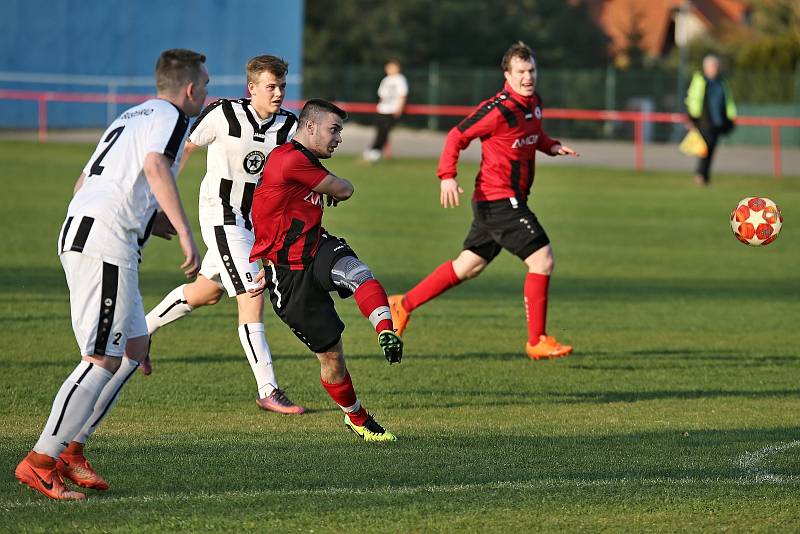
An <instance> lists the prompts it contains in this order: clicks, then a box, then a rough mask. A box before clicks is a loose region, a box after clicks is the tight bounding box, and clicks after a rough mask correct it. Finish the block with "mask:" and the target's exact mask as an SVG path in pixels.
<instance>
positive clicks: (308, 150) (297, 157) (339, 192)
mask: <svg viewBox="0 0 800 534" xmlns="http://www.w3.org/2000/svg"><path fill="white" fill-rule="evenodd" d="M345 118H347V114H346V113H345V112H344V111H343V110H341V109H339V108H338V107H336V106H335V105H333V104H331V103H330V102H327V101H325V100H318V99H312V100H309V101H308V102H306V104H305V106H304V107H303V110H302V112H301V113H300V118H299V120H298V128H297V132H296V133H295V136H294V138H293V139H292V141H291V142H289V143H286V144H285V145H282V146H279V147H277V148H275V149H274V150H273V151H272V152H271V153H270V155H269V158H268V160H267V163H266V164H265V166H264V170H263V171H262V175H261V181H260V182H259V184H258V186H257V188H256V191H255V195H254V197H253V210H252V219H253V231H254V233H255V245H254V246H253V250H252V252H251V254H250V261H258V260H262V261H263V262H264V270H263V271H262V272H261V273H260V274H259V281H260V282H261V283H262V285H261V287H260V288H258V289H255V290H253V291H251V293H253V294H254V295H256V294H260V293H261V292H262V291H263V290H264V288H266V289H267V290H268V291H269V296H270V300H271V301H272V307H273V309H274V310H275V313H277V314H278V316H279V317H280V318H281V319H282V320H283V322H285V323H286V324H287V325H288V326H289V327H290V328H291V329H292V332H294V333H295V335H296V336H297V337H298V338H299V339H300V340H301V341H302V342H303V343H305V344H306V346H307V347H308V348H309V349H311V350H312V351H313V352H314V353H315V354H316V355H317V358H318V359H319V361H320V365H321V368H320V380H321V382H322V386H323V387H324V388H325V390H326V391H327V392H328V394H329V395H330V396H331V398H332V399H333V400H334V401H335V402H336V403H337V404H338V405H339V406H340V407H341V408H342V410H343V411H344V412H345V417H344V423H345V426H347V427H348V428H350V429H351V430H352V431H353V432H355V433H356V434H357V435H358V436H360V437H361V438H363V439H364V440H365V441H394V440H395V439H396V438H395V436H394V435H393V434H392V433H391V432H388V431H386V430H385V429H384V428H383V427H381V425H379V424H378V423H377V422H375V420H374V419H373V418H372V416H371V415H369V414H368V413H367V412H366V410H365V409H364V408H363V407H362V406H361V403H360V402H359V400H358V397H357V396H356V392H355V390H354V389H353V382H352V381H351V379H350V374H349V373H348V371H347V366H346V365H345V361H344V353H343V349H342V332H343V331H344V324H343V323H342V321H341V319H339V315H338V314H337V313H336V309H335V307H334V304H333V299H331V296H330V293H331V292H332V291H336V292H337V293H338V294H339V296H340V297H342V298H346V297H349V296H350V295H353V297H354V298H355V300H356V303H357V304H358V307H359V309H360V310H361V313H362V314H363V315H364V317H366V318H367V319H369V321H370V322H371V323H372V326H373V327H374V328H375V331H376V332H377V333H378V343H379V344H380V346H381V348H382V350H383V353H384V355H385V356H386V359H387V360H389V363H399V362H400V359H401V357H402V355H403V342H402V341H401V340H400V338H399V337H398V336H397V334H395V332H394V325H393V324H392V316H391V313H390V311H389V301H388V298H387V296H386V291H385V290H384V289H383V286H381V284H380V283H379V282H378V281H377V280H376V279H375V278H374V276H373V275H372V272H371V271H370V269H369V267H367V266H366V265H365V264H364V263H362V262H361V260H359V259H358V256H356V253H355V252H354V251H353V249H351V248H350V246H349V245H348V244H347V243H346V242H345V240H344V239H341V238H338V237H335V236H333V235H331V234H329V233H327V232H326V231H325V229H324V228H323V227H322V214H323V210H324V207H323V197H324V196H327V205H328V206H335V205H336V204H337V203H338V202H341V201H344V200H347V199H349V198H350V197H351V196H352V194H353V185H352V184H351V183H350V182H349V181H348V180H345V179H342V178H339V177H338V176H335V175H334V174H331V173H330V171H328V170H327V169H326V168H325V167H324V166H323V165H322V163H321V162H320V158H322V159H327V158H330V157H331V156H332V155H333V152H334V150H335V149H336V147H337V146H338V145H339V143H341V141H342V136H341V131H342V125H343V121H344V119H345Z"/></svg>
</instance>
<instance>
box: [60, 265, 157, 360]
mask: <svg viewBox="0 0 800 534" xmlns="http://www.w3.org/2000/svg"><path fill="white" fill-rule="evenodd" d="M59 257H60V259H61V265H62V266H63V267H64V274H66V277H67V286H68V287H69V304H70V312H71V315H72V330H73V332H75V339H76V340H77V341H78V348H79V349H80V351H81V355H82V356H91V355H95V354H96V355H98V356H115V357H121V356H122V355H123V353H124V352H125V344H126V343H127V342H128V339H130V338H135V337H141V336H146V335H147V322H146V321H145V318H144V305H143V304H142V294H141V293H140V292H139V271H138V270H137V269H128V268H125V267H118V266H116V265H113V264H111V263H107V262H104V261H103V260H101V259H98V258H94V257H91V256H87V255H85V254H81V253H80V252H73V251H67V252H64V253H62V254H61V255H60V256H59Z"/></svg>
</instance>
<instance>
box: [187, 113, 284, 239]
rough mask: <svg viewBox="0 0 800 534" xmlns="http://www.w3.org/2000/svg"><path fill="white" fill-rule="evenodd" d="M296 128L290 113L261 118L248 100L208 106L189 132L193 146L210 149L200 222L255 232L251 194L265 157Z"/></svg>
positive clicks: (201, 188)
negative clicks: (251, 213)
mask: <svg viewBox="0 0 800 534" xmlns="http://www.w3.org/2000/svg"><path fill="white" fill-rule="evenodd" d="M296 129H297V117H295V115H294V114H293V113H292V112H290V111H286V110H284V109H279V110H278V111H277V112H276V113H273V114H272V115H271V116H270V117H269V118H267V119H261V118H260V117H259V116H258V114H257V113H256V110H255V109H254V108H253V106H252V105H251V104H250V100H249V99H246V98H241V99H238V100H227V99H220V100H217V101H216V102H214V103H212V104H209V105H208V107H206V109H205V110H203V112H202V113H201V114H200V116H199V117H198V118H197V120H196V121H195V123H194V124H193V125H192V128H191V130H190V132H189V141H190V142H192V143H193V144H195V145H197V146H208V156H207V162H206V175H205V177H204V178H203V183H202V184H201V185H200V224H201V225H203V226H221V225H235V226H240V227H243V228H245V229H247V230H252V228H253V223H252V221H251V218H250V210H251V209H252V206H253V192H254V191H255V189H256V184H257V183H258V179H259V177H260V175H261V170H262V169H263V168H264V163H265V162H266V160H267V156H268V155H269V153H270V152H272V149H274V148H275V147H276V146H278V145H282V144H284V143H285V142H286V141H287V140H288V139H290V138H291V137H292V135H294V132H295V130H296Z"/></svg>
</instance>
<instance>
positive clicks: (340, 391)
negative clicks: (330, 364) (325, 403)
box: [319, 372, 369, 426]
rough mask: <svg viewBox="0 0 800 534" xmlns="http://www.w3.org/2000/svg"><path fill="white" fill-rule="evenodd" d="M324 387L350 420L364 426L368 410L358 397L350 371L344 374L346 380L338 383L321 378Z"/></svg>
mask: <svg viewBox="0 0 800 534" xmlns="http://www.w3.org/2000/svg"><path fill="white" fill-rule="evenodd" d="M319 381H320V383H321V384H322V387H324V388H325V390H326V391H327V392H328V395H330V396H331V398H332V399H333V401H334V402H335V403H336V404H338V405H339V407H340V408H341V409H342V411H344V413H346V414H347V416H348V417H349V418H350V420H351V421H352V422H353V423H355V424H356V425H358V426H364V423H366V422H367V418H368V417H369V416H368V415H367V411H366V410H365V409H364V408H363V406H361V403H360V402H359V400H358V397H356V390H355V389H353V381H352V380H350V373H349V372H348V373H347V374H345V375H344V380H342V381H341V382H339V383H338V384H328V383H327V382H325V381H324V380H322V378H321V377H320V379H319Z"/></svg>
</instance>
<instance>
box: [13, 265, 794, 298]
mask: <svg viewBox="0 0 800 534" xmlns="http://www.w3.org/2000/svg"><path fill="white" fill-rule="evenodd" d="M424 274H427V273H420V276H419V277H417V278H409V277H408V276H405V275H396V274H388V275H384V276H381V277H380V280H381V282H382V283H383V284H384V286H385V287H387V288H389V289H390V290H391V291H390V292H395V291H397V290H400V289H403V290H405V289H408V288H409V287H411V286H412V285H413V284H415V283H416V282H418V281H419V279H420V278H421V277H422V276H423V275H424ZM523 274H524V273H523V272H522V271H521V272H520V276H519V277H517V278H513V277H507V276H499V275H491V274H488V275H484V276H483V277H482V278H479V279H476V280H475V281H472V282H470V283H469V284H465V285H464V286H462V287H458V288H454V289H453V290H452V291H449V292H448V293H447V298H450V299H453V300H462V299H476V298H477V299H480V298H482V297H487V298H506V297H508V298H514V299H518V298H519V296H520V294H521V291H522V286H523V282H524V276H523ZM181 283H184V280H183V279H182V277H181V275H180V273H179V272H178V271H177V269H175V270H173V269H170V270H166V269H163V270H148V271H147V272H145V273H143V274H142V275H141V289H142V292H143V293H145V294H150V293H153V294H155V295H159V294H161V293H162V292H165V291H169V290H170V289H171V288H173V287H175V286H177V285H180V284H181ZM20 291H26V292H34V293H51V292H54V291H58V292H61V293H63V294H66V293H67V288H66V282H65V281H64V273H63V271H62V270H61V268H60V267H58V266H52V267H37V268H36V269H31V268H27V267H10V266H3V267H0V293H14V292H20ZM551 291H552V292H553V294H554V295H557V296H558V298H560V299H562V298H563V299H576V300H589V301H597V300H609V299H611V300H618V299H621V300H631V299H634V300H641V299H642V298H668V297H672V296H674V297H676V298H680V299H683V300H687V299H690V300H704V299H719V300H730V299H735V300H740V299H748V298H753V299H758V300H767V299H769V300H772V301H783V300H794V299H795V298H796V297H795V296H796V295H797V294H798V293H800V279H798V278H797V277H785V278H771V279H769V280H766V281H765V282H764V283H763V284H758V283H754V282H753V280H752V279H750V278H736V279H729V280H719V279H716V278H699V277H698V278H690V279H661V278H642V277H636V278H601V277H596V278H589V277H581V278H576V277H569V276H557V277H554V278H553V285H552V288H551Z"/></svg>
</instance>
